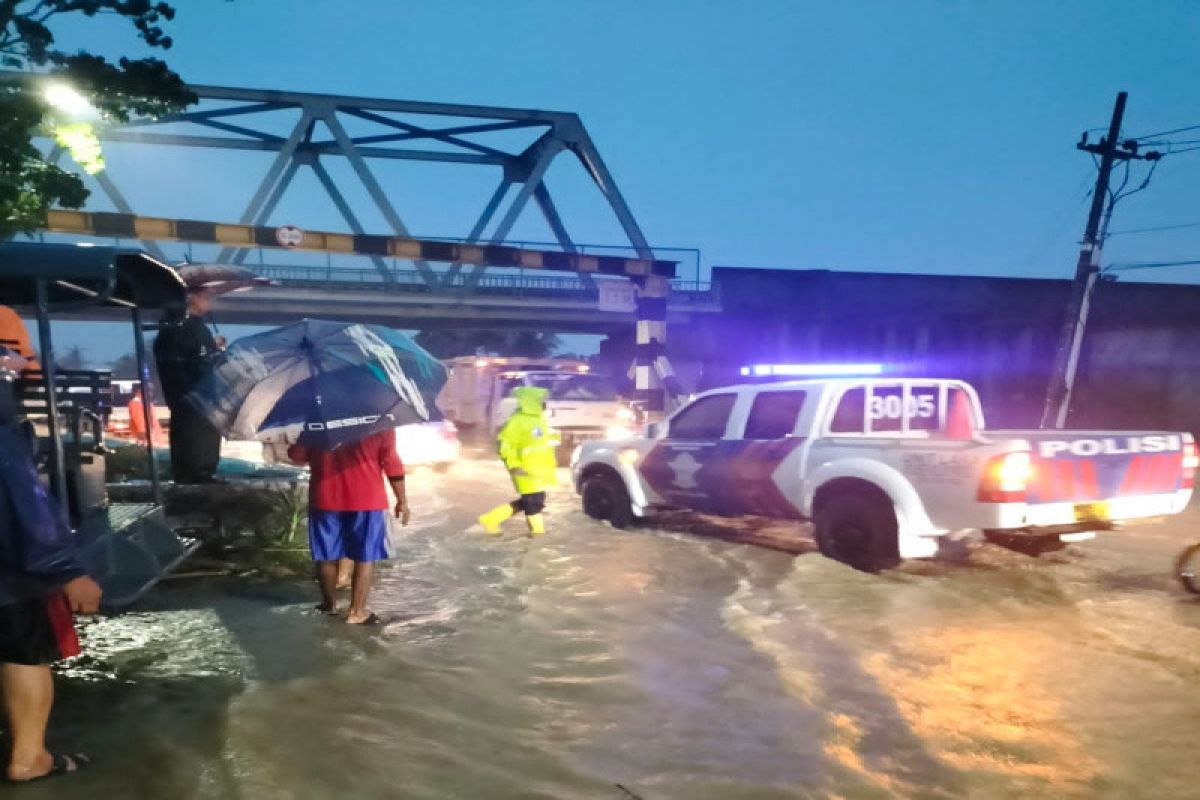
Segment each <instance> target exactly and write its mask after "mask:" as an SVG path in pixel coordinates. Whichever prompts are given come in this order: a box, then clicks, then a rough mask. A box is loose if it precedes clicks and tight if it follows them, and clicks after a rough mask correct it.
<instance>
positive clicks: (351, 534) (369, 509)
mask: <svg viewBox="0 0 1200 800" xmlns="http://www.w3.org/2000/svg"><path fill="white" fill-rule="evenodd" d="M288 458H290V459H291V460H292V461H295V462H296V463H298V464H308V466H309V469H310V470H311V471H312V476H311V478H310V480H309V486H308V544H309V547H310V548H311V549H312V557H313V561H315V562H316V564H317V581H318V582H319V583H320V585H321V597H322V600H323V602H322V603H321V605H319V606H317V609H318V610H319V611H322V612H323V613H326V614H336V613H337V598H336V595H335V592H336V591H337V582H338V561H339V560H340V559H343V558H348V559H350V560H351V561H353V562H354V574H353V577H352V578H351V582H350V608H349V610H348V611H347V612H346V622H348V623H350V624H351V625H378V624H379V622H380V619H379V617H378V616H377V615H375V614H373V613H371V611H370V610H368V609H367V595H369V594H370V592H371V583H372V581H373V580H374V577H375V562H376V561H383V560H384V559H386V558H387V516H386V515H387V510H388V508H389V507H390V508H391V509H392V511H393V513H394V514H395V515H396V518H397V519H399V520H400V521H401V524H403V525H407V524H408V518H409V511H408V498H407V496H406V493H405V490H404V464H403V463H402V462H401V461H400V456H399V455H397V454H396V432H395V431H394V430H386V431H382V432H380V433H376V434H374V435H372V436H368V437H367V438H366V439H362V440H360V441H357V442H352V443H350V444H345V445H342V446H341V447H339V448H337V449H336V450H316V449H313V448H308V447H301V446H299V445H293V446H292V447H289V448H288ZM384 478H386V479H387V482H388V483H390V484H391V485H392V492H393V493H394V494H395V496H396V502H395V505H391V504H389V503H388V496H387V488H386V487H385V486H384Z"/></svg>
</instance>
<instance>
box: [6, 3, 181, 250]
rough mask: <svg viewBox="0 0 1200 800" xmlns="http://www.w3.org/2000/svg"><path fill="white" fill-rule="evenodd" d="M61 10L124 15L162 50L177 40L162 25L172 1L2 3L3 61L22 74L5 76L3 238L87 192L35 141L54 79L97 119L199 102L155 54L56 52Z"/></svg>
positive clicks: (50, 117) (47, 121) (171, 13)
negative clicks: (55, 28) (121, 55)
mask: <svg viewBox="0 0 1200 800" xmlns="http://www.w3.org/2000/svg"><path fill="white" fill-rule="evenodd" d="M64 15H82V16H85V17H95V16H98V15H114V16H118V17H122V18H124V19H126V20H128V21H129V23H130V24H131V25H132V27H133V28H134V30H135V31H136V32H137V35H138V37H140V38H141V39H142V40H143V41H144V42H145V43H146V44H147V45H149V46H150V47H155V48H160V49H164V50H165V49H168V48H170V47H171V44H172V41H171V37H170V36H168V35H167V34H166V33H165V31H164V30H163V27H162V25H163V23H165V22H169V21H170V20H172V19H174V17H175V9H174V8H172V7H171V6H170V5H168V4H167V3H162V2H151V0H0V65H2V66H3V67H4V68H6V69H10V70H12V69H15V70H20V71H21V72H22V73H23V74H21V75H15V76H14V75H6V76H3V77H0V237H2V236H7V235H11V234H13V233H16V232H27V231H30V230H33V229H35V228H37V227H39V226H40V225H41V224H43V223H44V221H45V217H46V212H47V211H48V210H49V209H50V208H51V207H52V206H54V205H61V206H65V207H67V208H79V207H80V206H82V205H83V203H84V201H85V200H86V199H87V196H88V192H87V189H86V188H85V187H84V185H83V182H82V181H81V180H80V178H79V177H78V176H77V175H75V174H73V173H71V172H69V171H67V170H64V169H61V168H60V167H58V166H56V165H54V164H51V163H49V162H47V161H46V159H45V158H43V156H42V154H41V153H40V152H39V150H38V149H37V148H36V147H35V146H34V145H33V139H34V137H35V136H37V135H38V133H39V132H40V131H42V130H44V129H45V128H46V127H47V126H48V125H52V124H53V123H54V122H55V115H56V114H57V113H59V112H56V111H55V109H54V108H53V107H52V106H51V105H50V103H48V101H47V100H46V98H45V96H44V94H43V90H44V89H45V87H46V86H47V85H48V84H49V83H50V82H54V81H57V82H62V83H64V84H66V85H68V86H70V87H71V88H73V89H74V90H75V91H76V92H78V93H79V94H80V95H82V96H83V97H84V98H85V99H87V100H88V101H89V102H90V103H91V104H92V106H93V107H94V108H95V109H96V111H97V112H98V114H99V124H103V123H104V122H105V121H116V122H126V121H128V120H130V119H131V118H134V117H144V116H150V117H154V116H160V115H162V114H167V113H170V112H172V111H177V110H180V109H182V108H184V107H186V106H188V105H190V104H191V103H194V102H195V101H196V97H195V95H194V94H192V92H190V91H189V90H188V88H187V86H186V85H185V84H184V82H183V80H182V79H181V78H180V77H179V76H178V75H176V74H175V73H174V72H172V71H171V69H170V68H169V67H167V65H166V64H165V63H164V62H163V61H161V60H159V59H157V58H141V59H130V58H120V59H118V60H117V62H116V63H112V62H110V61H108V60H107V59H105V58H104V57H102V56H98V55H95V54H92V53H88V52H85V51H77V52H67V51H65V50H61V49H59V48H58V47H57V46H56V44H55V37H54V34H53V32H52V30H51V26H52V25H53V24H54V22H55V21H56V18H60V17H62V16H64ZM63 121H64V122H67V121H69V120H63Z"/></svg>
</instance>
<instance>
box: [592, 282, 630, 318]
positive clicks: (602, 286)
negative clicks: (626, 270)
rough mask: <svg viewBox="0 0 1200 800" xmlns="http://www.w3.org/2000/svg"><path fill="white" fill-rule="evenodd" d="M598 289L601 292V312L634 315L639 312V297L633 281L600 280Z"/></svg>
mask: <svg viewBox="0 0 1200 800" xmlns="http://www.w3.org/2000/svg"><path fill="white" fill-rule="evenodd" d="M596 288H597V289H599V291H600V299H599V303H598V306H599V308H600V310H601V311H618V312H623V313H633V312H634V311H636V310H637V295H636V294H635V291H634V288H633V283H632V282H631V281H626V280H599V281H596Z"/></svg>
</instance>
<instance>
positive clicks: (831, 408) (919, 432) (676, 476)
mask: <svg viewBox="0 0 1200 800" xmlns="http://www.w3.org/2000/svg"><path fill="white" fill-rule="evenodd" d="M646 434H647V435H646V436H643V437H639V438H637V439H633V440H626V441H611V442H610V441H600V442H586V443H584V444H583V445H582V446H581V447H580V448H579V449H578V450H577V451H576V452H575V453H574V455H573V456H572V474H573V478H574V482H575V486H576V489H577V491H578V492H579V493H580V494H581V495H582V499H583V508H584V511H585V512H586V513H587V514H588V515H589V516H591V517H593V518H597V519H607V520H609V521H611V522H612V524H613V525H614V526H616V527H624V526H626V525H629V524H631V523H633V522H634V521H635V520H636V519H637V518H639V517H642V516H644V515H646V514H648V513H649V512H652V511H653V510H655V509H658V508H682V509H691V510H696V511H701V512H707V513H715V514H721V515H726V516H737V515H742V514H752V515H759V516H770V517H782V518H795V519H802V520H811V521H812V522H813V523H814V533H815V537H816V541H817V545H818V547H819V548H820V551H821V552H822V553H823V554H824V555H826V556H829V557H831V558H835V559H837V560H839V561H843V562H845V563H847V564H850V565H851V566H853V567H856V568H858V569H863V570H868V571H875V570H879V569H883V568H887V567H889V566H894V565H895V564H896V563H898V561H899V560H900V559H902V558H922V557H930V556H933V555H936V553H937V550H938V539H939V537H942V536H945V535H947V534H951V533H955V532H963V531H968V530H980V531H983V532H984V534H985V535H986V536H988V538H990V539H993V540H1000V541H1005V542H1008V543H1011V542H1013V541H1020V542H1025V543H1034V542H1041V543H1046V542H1048V541H1053V542H1059V541H1077V540H1081V539H1085V538H1091V537H1092V536H1093V535H1094V532H1096V531H1099V530H1106V529H1111V528H1113V527H1115V526H1116V525H1117V524H1118V523H1121V522H1124V521H1127V520H1135V519H1142V518H1147V517H1157V516H1165V515H1168V514H1176V513H1179V512H1180V511H1182V510H1183V509H1184V508H1185V507H1186V506H1187V504H1188V501H1189V499H1190V498H1191V494H1192V485H1193V480H1194V477H1195V473H1196V467H1197V464H1198V459H1197V451H1196V445H1195V443H1194V442H1193V440H1192V436H1191V434H1188V433H1182V432H1179V433H1174V432H1135V431H1117V432H1114V431H987V430H985V428H984V421H983V413H982V410H981V408H980V404H979V398H978V396H977V395H976V393H975V390H974V389H973V388H971V387H970V386H969V385H967V384H966V383H963V382H961V381H949V380H914V379H892V380H889V379H882V378H880V379H869V380H861V379H859V380H845V379H843V380H815V381H792V382H786V383H773V384H754V385H746V386H733V387H728V388H722V389H716V390H712V391H709V392H706V393H704V394H702V395H700V396H698V397H697V398H696V399H695V400H693V401H692V402H691V403H690V404H688V405H687V406H685V407H683V408H681V409H680V410H679V411H677V412H676V413H675V414H674V415H672V416H671V417H670V418H669V419H668V420H666V421H665V422H662V423H656V424H654V425H650V426H647V432H646Z"/></svg>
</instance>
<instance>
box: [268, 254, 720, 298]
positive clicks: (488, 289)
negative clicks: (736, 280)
mask: <svg viewBox="0 0 1200 800" xmlns="http://www.w3.org/2000/svg"><path fill="white" fill-rule="evenodd" d="M252 269H253V270H254V272H255V273H257V274H258V275H259V276H260V277H263V278H267V279H270V280H272V281H275V282H277V283H279V284H281V285H284V286H306V287H320V288H339V289H363V288H370V289H371V290H373V291H379V290H382V291H391V292H404V293H424V294H430V293H434V292H438V291H444V292H454V291H458V290H463V289H465V288H466V282H467V276H466V275H456V276H455V277H454V278H453V279H452V280H451V281H450V282H449V284H444V285H443V286H442V287H439V288H438V289H431V288H430V287H429V285H428V284H426V282H425V279H424V277H423V276H422V275H421V273H419V272H417V271H416V270H399V269H393V270H390V275H391V278H392V280H391V281H386V280H385V279H384V277H383V275H382V274H380V272H379V271H378V270H376V269H375V268H373V267H372V268H360V267H336V266H332V265H326V266H319V265H299V264H255V265H253V267H252ZM597 280H599V281H603V280H614V279H612V278H603V277H601V278H597ZM671 288H672V295H673V297H675V298H676V299H678V300H679V301H680V302H684V303H689V304H703V303H706V302H710V303H711V302H716V301H718V300H719V294H718V292H717V288H716V287H715V286H714V285H713V284H712V283H710V282H707V281H692V280H676V281H672V282H671ZM472 291H473V292H475V293H479V294H496V295H506V296H528V297H536V296H553V297H568V296H572V295H574V296H578V297H579V299H581V300H587V299H591V300H595V299H596V298H597V295H598V291H597V289H595V288H594V287H590V286H588V285H587V284H585V283H584V282H583V280H582V279H580V278H578V277H574V276H560V275H541V274H534V275H531V274H528V273H517V274H512V273H495V272H492V273H484V274H483V275H481V276H480V277H479V279H478V283H477V285H476V286H475V288H474V289H473V290H472Z"/></svg>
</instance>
